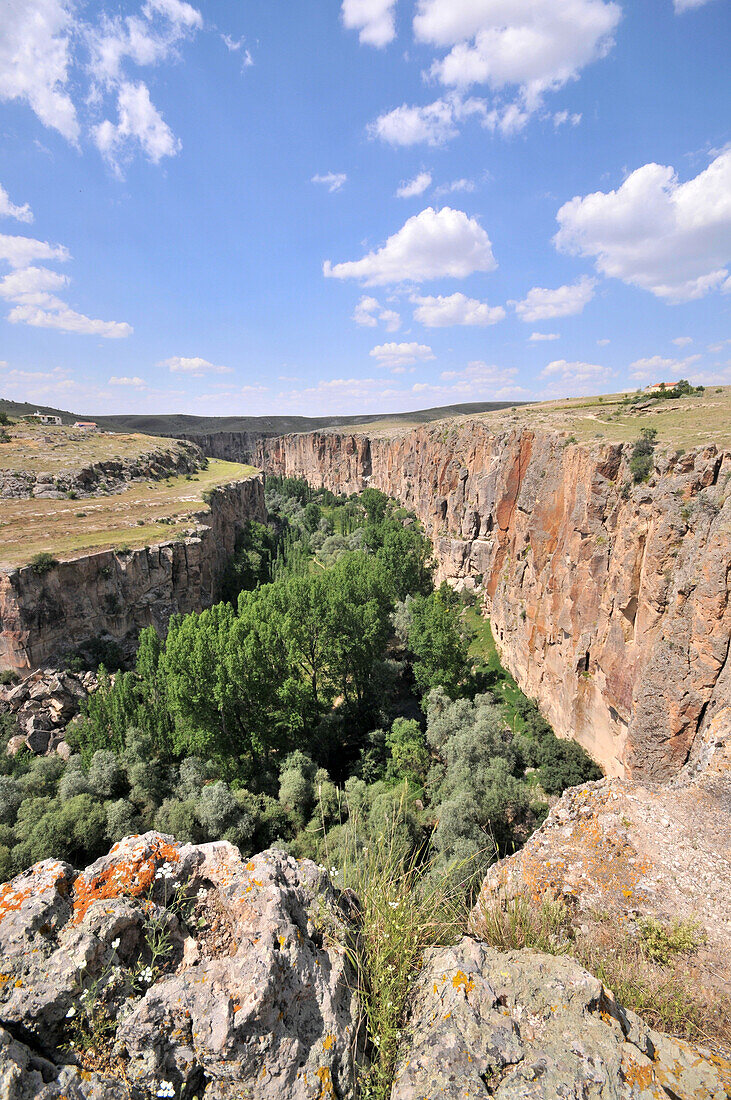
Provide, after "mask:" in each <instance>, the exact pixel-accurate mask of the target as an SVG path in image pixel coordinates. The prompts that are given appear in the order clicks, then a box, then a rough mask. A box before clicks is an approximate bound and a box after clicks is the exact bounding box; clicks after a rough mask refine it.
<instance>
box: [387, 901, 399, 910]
mask: <svg viewBox="0 0 731 1100" xmlns="http://www.w3.org/2000/svg"><path fill="white" fill-rule="evenodd" d="M388 904H389V905H390V906H391V908H392V909H398V906H399V903H398V902H397V901H389V903H388Z"/></svg>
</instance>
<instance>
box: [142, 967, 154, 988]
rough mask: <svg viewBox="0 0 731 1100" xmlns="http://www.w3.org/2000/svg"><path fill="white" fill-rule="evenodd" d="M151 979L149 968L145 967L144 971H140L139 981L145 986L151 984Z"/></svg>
mask: <svg viewBox="0 0 731 1100" xmlns="http://www.w3.org/2000/svg"><path fill="white" fill-rule="evenodd" d="M152 977H153V975H152V967H151V966H146V967H145V968H144V970H141V971H140V981H141V982H144V983H145V985H150V983H151V982H152Z"/></svg>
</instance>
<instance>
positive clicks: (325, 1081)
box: [317, 1066, 335, 1100]
mask: <svg viewBox="0 0 731 1100" xmlns="http://www.w3.org/2000/svg"><path fill="white" fill-rule="evenodd" d="M317 1078H318V1080H319V1081H320V1084H321V1085H322V1090H321V1092H320V1095H319V1097H318V1100H327V1097H328V1096H334V1095H335V1089H334V1087H333V1079H332V1074H331V1073H330V1067H329V1066H320V1068H319V1069H318V1071H317Z"/></svg>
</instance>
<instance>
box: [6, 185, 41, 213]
mask: <svg viewBox="0 0 731 1100" xmlns="http://www.w3.org/2000/svg"><path fill="white" fill-rule="evenodd" d="M0 218H15V219H16V220H17V221H19V222H32V221H33V211H32V210H31V208H30V206H29V205H28V203H27V202H26V203H24V204H23V205H22V206H16V205H15V204H14V203H12V202H11V201H10V195H8V193H7V191H6V190H5V188H4V187H3V186H2V185H0Z"/></svg>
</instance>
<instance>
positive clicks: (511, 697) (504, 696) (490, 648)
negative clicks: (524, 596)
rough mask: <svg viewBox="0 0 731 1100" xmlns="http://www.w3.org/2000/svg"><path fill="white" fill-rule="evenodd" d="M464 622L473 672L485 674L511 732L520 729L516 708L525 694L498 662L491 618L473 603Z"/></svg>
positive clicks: (464, 613)
mask: <svg viewBox="0 0 731 1100" xmlns="http://www.w3.org/2000/svg"><path fill="white" fill-rule="evenodd" d="M463 621H464V625H465V627H466V628H467V630H468V632H469V634H470V636H471V641H470V646H469V650H468V656H469V659H470V660H471V661H472V663H473V665H474V668H475V671H476V672H477V673H478V674H479V673H483V674H484V675H485V676H486V679H487V683H488V689H489V691H491V692H492V694H493V695H494V696H495V698H496V700H497V701H498V702H500V703H502V704H503V707H504V709H505V717H506V719H507V721H508V722H509V723H510V727H511V729H512V730H513V732H516V731H519V730H522V729H523V728H524V725H525V723H524V722H523V719H522V718H521V716H520V714H519V713H518V709H517V708H518V703H519V701H525V695H524V694H523V692H522V691H521V690H520V688H519V687H518V685H517V683H516V682H515V680H514V679H513V677H512V676H511V675H510V673H509V672H508V670H507V669H506V668H504V667H503V665H502V662H501V661H500V654H499V653H498V651H497V646H496V645H495V639H494V637H493V633H492V627H491V625H490V620H489V619H484V618H483V617H482V615H481V614H480V609H479V607H478V606H475V607H467V608H465V610H464V612H463Z"/></svg>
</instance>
